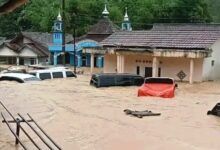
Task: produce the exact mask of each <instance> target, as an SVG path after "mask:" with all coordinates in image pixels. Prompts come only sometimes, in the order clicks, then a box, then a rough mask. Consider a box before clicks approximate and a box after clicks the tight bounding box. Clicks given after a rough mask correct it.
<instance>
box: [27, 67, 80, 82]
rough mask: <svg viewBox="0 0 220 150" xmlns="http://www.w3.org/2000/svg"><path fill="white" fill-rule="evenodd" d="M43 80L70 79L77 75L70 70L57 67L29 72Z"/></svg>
mask: <svg viewBox="0 0 220 150" xmlns="http://www.w3.org/2000/svg"><path fill="white" fill-rule="evenodd" d="M28 73H29V74H32V75H34V76H36V77H38V78H40V79H41V80H46V79H55V78H69V77H75V78H76V77H77V76H76V74H75V73H74V72H73V71H71V70H70V69H66V68H64V67H55V68H50V69H40V70H31V71H29V72H28Z"/></svg>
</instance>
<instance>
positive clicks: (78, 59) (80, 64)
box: [76, 56, 82, 67]
mask: <svg viewBox="0 0 220 150" xmlns="http://www.w3.org/2000/svg"><path fill="white" fill-rule="evenodd" d="M76 57H77V67H82V58H81V57H80V56H76Z"/></svg>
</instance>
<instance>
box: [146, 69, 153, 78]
mask: <svg viewBox="0 0 220 150" xmlns="http://www.w3.org/2000/svg"><path fill="white" fill-rule="evenodd" d="M145 77H152V67H145Z"/></svg>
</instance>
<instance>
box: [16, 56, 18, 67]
mask: <svg viewBox="0 0 220 150" xmlns="http://www.w3.org/2000/svg"><path fill="white" fill-rule="evenodd" d="M16 65H17V66H18V65H19V57H16Z"/></svg>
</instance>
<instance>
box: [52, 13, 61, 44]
mask: <svg viewBox="0 0 220 150" xmlns="http://www.w3.org/2000/svg"><path fill="white" fill-rule="evenodd" d="M62 25H63V22H62V17H61V15H60V12H59V14H58V16H57V19H56V20H55V21H54V25H53V28H52V29H53V43H54V44H62V34H63V30H62Z"/></svg>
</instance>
